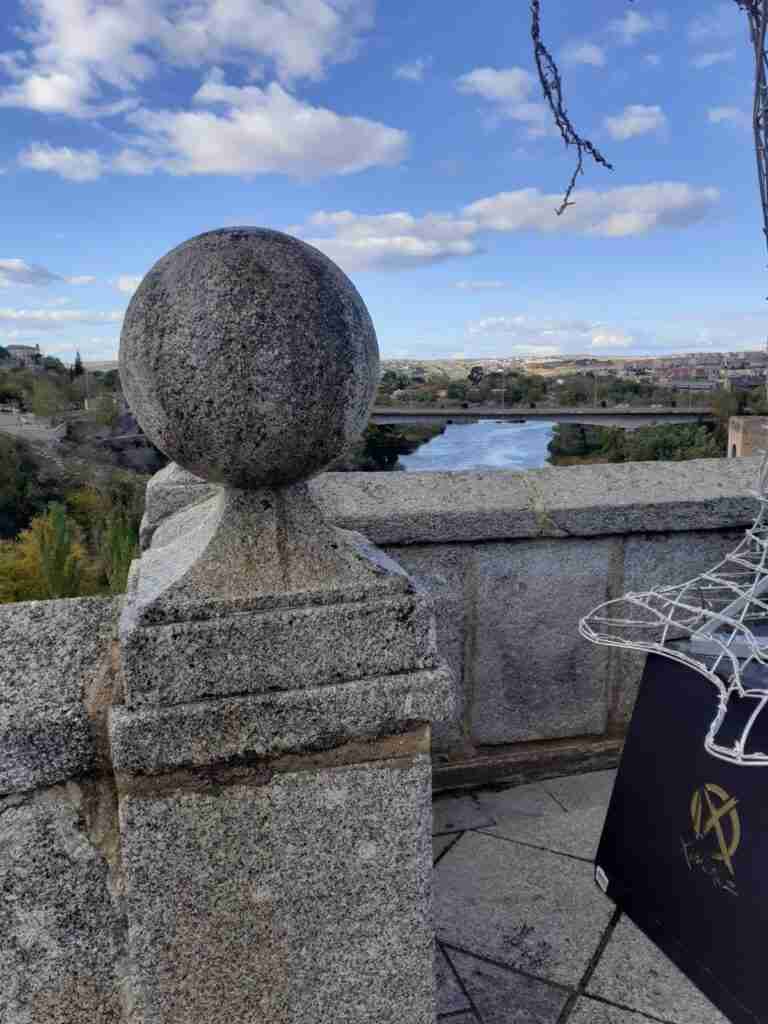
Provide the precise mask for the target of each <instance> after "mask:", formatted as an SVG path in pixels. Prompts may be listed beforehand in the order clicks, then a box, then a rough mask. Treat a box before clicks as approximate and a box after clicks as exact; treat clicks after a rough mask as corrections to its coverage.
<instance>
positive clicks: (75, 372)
mask: <svg viewBox="0 0 768 1024" xmlns="http://www.w3.org/2000/svg"><path fill="white" fill-rule="evenodd" d="M84 373H85V369H84V368H83V360H82V359H81V358H80V353H79V352H75V365H74V366H73V367H72V376H73V377H81V376H82V375H83V374H84Z"/></svg>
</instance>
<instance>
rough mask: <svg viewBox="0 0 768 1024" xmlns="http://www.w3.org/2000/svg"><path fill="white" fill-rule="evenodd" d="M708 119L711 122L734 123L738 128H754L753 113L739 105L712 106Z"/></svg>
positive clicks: (708, 112) (708, 111)
mask: <svg viewBox="0 0 768 1024" xmlns="http://www.w3.org/2000/svg"><path fill="white" fill-rule="evenodd" d="M707 120H708V121H709V122H710V124H722V123H723V122H726V123H728V124H734V125H736V127H737V128H745V129H751V128H752V115H751V114H748V113H747V112H746V111H744V110H739V108H738V107H710V108H709V110H707Z"/></svg>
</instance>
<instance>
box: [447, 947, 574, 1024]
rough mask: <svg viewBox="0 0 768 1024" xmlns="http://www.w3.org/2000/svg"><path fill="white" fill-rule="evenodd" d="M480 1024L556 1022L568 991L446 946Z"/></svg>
mask: <svg viewBox="0 0 768 1024" xmlns="http://www.w3.org/2000/svg"><path fill="white" fill-rule="evenodd" d="M447 955H448V956H449V958H450V960H451V962H452V963H453V965H454V967H455V968H456V970H457V971H458V972H459V974H460V975H461V980H462V981H463V983H464V985H465V986H466V988H467V991H468V992H469V994H470V996H471V997H472V1002H473V1003H474V1004H475V1007H476V1008H477V1011H478V1013H479V1014H480V1018H481V1020H482V1021H483V1024H556V1022H557V1018H558V1016H559V1015H560V1011H561V1010H562V1008H563V1006H564V1005H565V1001H566V999H567V998H568V993H567V992H564V991H563V990H562V989H558V988H553V987H552V986H551V985H548V984H547V983H546V982H544V981H536V980H535V979H533V978H526V977H525V975H523V974H516V973H515V972H514V971H510V970H506V969H505V968H503V967H496V966H494V965H493V964H489V963H486V962H485V961H484V960H478V959H477V957H474V956H467V955H466V954H465V953H457V952H456V951H455V950H452V949H451V950H448V953H447Z"/></svg>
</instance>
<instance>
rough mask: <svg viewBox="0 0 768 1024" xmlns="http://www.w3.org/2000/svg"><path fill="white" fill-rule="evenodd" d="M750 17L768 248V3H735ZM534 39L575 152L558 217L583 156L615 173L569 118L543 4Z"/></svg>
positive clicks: (557, 116)
mask: <svg viewBox="0 0 768 1024" xmlns="http://www.w3.org/2000/svg"><path fill="white" fill-rule="evenodd" d="M631 2H632V0H630V3H631ZM733 2H734V3H735V4H736V6H737V7H738V8H740V10H742V11H744V13H745V14H746V16H747V22H748V27H749V35H750V39H751V41H752V47H753V50H754V61H755V85H754V96H753V104H752V124H753V130H754V136H755V155H756V157H757V180H758V185H759V188H760V202H761V204H762V209H763V234H764V236H765V240H766V245H768V83H767V81H766V71H767V70H768V58H766V52H765V35H766V25H768V0H733ZM531 38H532V39H533V57H534V60H535V62H536V69H537V71H538V74H539V82H540V83H541V90H542V93H543V94H544V99H545V100H546V101H547V104H548V105H549V109H550V110H551V111H552V117H553V118H554V121H555V124H556V125H557V128H558V131H559V132H560V135H561V136H562V139H563V142H564V143H565V145H566V146H567V147H569V146H575V148H576V167H575V168H574V171H573V174H572V175H571V179H570V181H569V183H568V187H567V188H566V190H565V194H564V196H563V201H562V202H561V204H560V206H558V208H557V211H556V212H557V215H558V216H560V214H562V213H564V212H565V210H566V209H567V208H568V207H569V206H573V203H574V200H572V199H571V196H572V194H573V191H574V189H575V187H576V180H577V178H578V177H579V176H580V175H581V174H583V173H584V156H585V154H586V155H587V156H590V157H592V159H593V160H594V162H595V163H597V164H601V165H602V166H603V167H607V168H608V170H613V164H611V163H609V162H608V160H606V158H605V157H604V156H603V154H602V153H601V152H600V150H599V149H598V148H597V147H596V146H595V145H594V144H593V143H592V142H590V140H589V139H587V138H585V137H584V136H582V135H580V134H579V132H578V131H577V130H576V128H574V126H573V124H572V123H571V120H570V118H569V116H568V112H567V109H566V105H565V99H564V97H563V82H562V78H561V75H560V70H559V68H558V66H557V64H556V62H555V59H554V58H553V56H552V54H551V53H550V51H549V50H548V49H547V47H546V45H545V44H544V42H543V41H542V38H541V0H531Z"/></svg>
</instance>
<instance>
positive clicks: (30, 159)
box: [19, 142, 105, 183]
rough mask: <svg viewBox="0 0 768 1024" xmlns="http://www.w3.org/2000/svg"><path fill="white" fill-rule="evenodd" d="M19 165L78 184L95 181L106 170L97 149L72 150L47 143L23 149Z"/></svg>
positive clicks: (35, 143)
mask: <svg viewBox="0 0 768 1024" xmlns="http://www.w3.org/2000/svg"><path fill="white" fill-rule="evenodd" d="M19 164H20V166H21V167H26V168H27V169H28V170H31V171H51V172H52V173H54V174H58V175H59V177H61V178H65V179H66V180H67V181H75V182H78V183H82V182H84V181H95V180H96V179H97V178H99V177H101V175H102V173H103V171H104V169H105V162H104V160H103V159H102V157H101V156H100V155H99V154H98V153H97V152H96V150H95V149H71V148H70V147H69V146H51V145H49V144H48V143H47V142H33V143H32V144H31V145H30V146H27V148H26V149H23V150H22V151H21V153H19Z"/></svg>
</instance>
